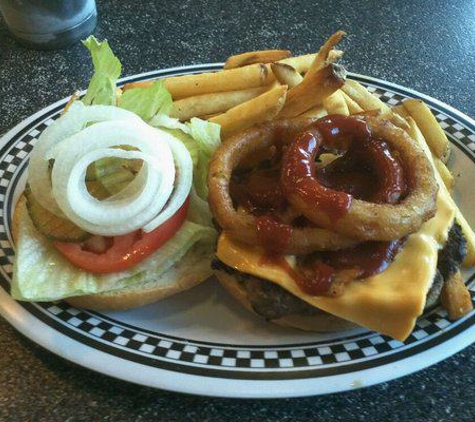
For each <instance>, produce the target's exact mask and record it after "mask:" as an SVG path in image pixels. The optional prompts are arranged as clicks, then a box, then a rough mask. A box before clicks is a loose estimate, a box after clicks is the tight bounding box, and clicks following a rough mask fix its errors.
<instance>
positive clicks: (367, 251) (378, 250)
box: [322, 239, 406, 278]
mask: <svg viewBox="0 0 475 422" xmlns="http://www.w3.org/2000/svg"><path fill="white" fill-rule="evenodd" d="M405 240H406V239H398V240H393V241H391V242H365V243H363V244H361V245H358V246H355V247H353V248H348V249H341V250H339V251H328V252H325V253H323V254H322V255H323V257H322V259H323V261H324V262H326V263H327V264H328V265H331V266H332V267H333V268H335V269H345V268H358V269H360V270H361V272H360V274H359V276H358V278H365V277H369V276H372V275H375V274H379V273H381V272H383V271H384V270H385V269H386V268H387V267H388V266H389V264H390V263H391V262H392V261H393V260H394V258H395V257H396V255H397V254H398V252H399V251H400V250H401V248H402V246H403V245H404V242H405Z"/></svg>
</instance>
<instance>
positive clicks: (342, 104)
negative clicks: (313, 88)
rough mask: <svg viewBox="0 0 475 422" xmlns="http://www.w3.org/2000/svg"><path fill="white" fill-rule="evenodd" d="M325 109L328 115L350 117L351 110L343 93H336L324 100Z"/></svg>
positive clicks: (339, 91)
mask: <svg viewBox="0 0 475 422" xmlns="http://www.w3.org/2000/svg"><path fill="white" fill-rule="evenodd" d="M323 107H325V109H326V110H327V112H328V114H342V115H343V116H349V115H350V110H349V109H348V105H347V104H346V101H345V98H344V97H343V94H342V91H341V90H338V91H335V92H334V93H333V94H332V95H330V96H328V97H326V98H324V99H323Z"/></svg>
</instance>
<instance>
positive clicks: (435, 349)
mask: <svg viewBox="0 0 475 422" xmlns="http://www.w3.org/2000/svg"><path fill="white" fill-rule="evenodd" d="M222 65H223V63H205V64H198V65H187V66H178V67H172V68H166V69H162V70H154V71H149V72H143V73H140V74H136V75H130V76H127V77H124V78H121V79H120V80H119V81H118V84H123V83H125V82H130V81H133V80H135V79H144V78H147V77H157V76H160V77H163V76H165V75H166V74H167V73H173V74H174V75H177V74H179V73H180V72H183V73H199V72H200V71H202V70H204V69H210V68H213V69H216V70H217V69H219V67H222ZM190 71H191V72H190ZM349 76H350V77H351V78H354V79H361V80H363V81H365V82H367V83H369V84H375V85H376V86H380V87H381V86H382V87H384V86H387V87H389V88H390V89H392V90H399V91H401V92H402V94H403V95H405V96H408V95H410V96H414V97H416V98H421V99H424V100H426V101H428V102H429V103H430V104H431V106H432V107H433V108H435V109H437V110H438V111H440V112H442V113H444V114H447V111H448V112H450V113H451V114H453V115H454V116H456V117H458V118H461V119H462V120H463V121H464V123H468V124H469V125H470V126H473V128H475V120H473V119H472V118H470V117H469V116H467V115H466V114H465V113H463V112H461V111H459V110H457V109H455V108H453V107H451V106H450V105H448V104H445V103H444V102H442V101H440V100H437V99H435V98H433V97H430V96H428V95H426V94H422V93H420V92H418V91H415V90H412V89H411V88H406V87H404V86H402V85H399V84H395V83H392V82H388V81H385V80H382V79H379V78H374V77H370V76H366V75H362V74H358V73H352V72H349ZM82 92H84V91H82ZM68 98H69V97H67V98H64V99H61V100H58V101H56V102H55V103H53V104H51V105H49V106H47V107H44V108H43V109H41V110H39V111H37V112H36V113H34V114H33V115H31V116H29V117H27V118H26V119H23V120H22V121H21V122H20V123H18V124H17V125H16V126H14V127H13V128H12V129H10V130H8V131H7V132H6V133H5V134H4V135H3V136H1V138H0V141H1V142H2V144H3V143H4V145H5V146H6V145H8V143H9V142H10V141H11V139H13V138H14V137H15V136H17V134H18V133H20V132H21V131H22V130H23V129H24V128H26V127H27V126H28V125H29V124H30V123H31V122H33V121H34V120H35V119H37V118H39V117H43V116H45V115H47V114H48V113H50V112H51V111H52V110H54V109H55V108H57V107H59V106H60V105H63V104H65V103H66V102H67V101H68ZM474 132H475V129H474ZM0 299H1V301H0V314H1V315H2V316H4V317H5V319H6V320H7V321H8V322H10V324H11V325H13V326H14V327H15V329H17V330H18V331H20V332H21V333H22V334H23V335H25V336H26V337H28V338H29V339H30V340H32V341H33V342H35V343H37V344H39V345H40V346H42V347H44V348H46V349H47V350H49V351H52V352H53V353H55V354H57V355H58V356H60V357H63V358H65V359H67V360H69V361H71V362H74V363H77V364H79V365H81V366H84V367H85V368H88V369H92V370H94V371H96V372H100V373H103V374H106V375H108V376H111V377H113V378H118V379H122V380H125V381H129V382H133V383H136V384H139V385H146V386H150V387H154V388H161V389H166V390H170V391H175V392H184V393H192V394H199V395H209V396H214V397H228V398H231V397H234V398H237V397H239V398H284V397H303V396H312V395H319V394H328V393H335V392H342V391H347V390H352V389H357V388H361V387H366V386H370V385H374V384H378V383H381V382H386V381H389V380H392V379H396V378H399V377H402V376H406V375H408V374H410V373H413V372H416V371H419V370H421V369H424V368H426V367H428V366H431V365H433V364H435V363H437V362H439V361H440V360H443V359H445V358H447V357H449V356H451V355H452V354H454V353H457V352H458V351H460V350H462V349H463V348H465V347H466V346H468V345H469V344H471V343H472V342H473V341H474V340H475V325H472V326H470V327H469V328H467V329H465V330H464V331H462V332H460V333H458V334H456V335H454V336H453V337H451V338H450V339H449V340H447V341H450V342H451V343H452V342H453V343H456V347H451V348H450V350H449V351H447V350H446V347H444V346H446V342H444V341H442V342H441V343H440V344H437V345H435V346H432V347H431V348H430V349H429V350H430V351H431V352H432V353H431V354H430V356H431V359H428V357H427V356H426V353H427V352H428V351H429V350H428V351H425V352H424V351H422V352H419V353H416V354H415V355H412V356H409V357H405V358H403V359H401V360H398V361H396V362H392V363H389V364H386V365H381V366H378V367H376V368H370V369H362V370H361V371H355V372H350V373H348V374H338V375H333V376H328V377H321V378H320V379H325V378H328V379H331V380H332V381H333V382H332V383H330V382H329V383H328V385H325V384H324V387H325V388H321V389H320V390H319V391H315V385H313V384H314V383H315V379H313V378H306V379H292V380H285V379H278V380H273V379H270V380H248V379H245V380H239V379H229V378H218V377H208V376H205V375H193V374H188V373H183V374H181V373H178V372H173V371H169V370H166V369H162V368H153V371H151V368H150V367H149V366H144V365H141V364H139V363H136V362H131V361H130V360H126V359H123V358H121V357H118V356H114V355H111V354H109V353H106V352H103V351H101V350H98V349H92V353H93V354H94V357H95V358H96V360H94V359H92V360H91V359H90V356H88V357H87V358H83V356H87V355H88V353H84V354H82V353H71V352H70V350H74V348H77V347H78V343H79V346H81V347H85V348H87V349H88V350H89V351H91V347H90V346H88V345H86V344H85V343H82V342H79V341H77V340H74V339H73V338H70V337H68V336H67V335H64V334H62V333H61V332H59V331H58V330H56V329H54V328H53V327H51V326H49V325H47V324H45V323H44V322H43V321H41V320H40V319H39V318H37V317H36V316H35V315H33V314H32V313H30V312H28V310H27V309H26V308H24V307H22V306H21V305H19V304H18V303H17V302H16V301H14V300H13V299H12V298H11V297H10V295H9V294H8V293H7V292H6V291H5V290H4V289H3V288H0ZM464 320H465V319H462V320H460V321H459V323H462V322H463V321H464ZM38 324H40V326H41V327H42V329H41V330H38V329H29V327H32V326H33V325H36V326H38ZM45 331H46V335H45ZM56 336H60V338H61V340H62V341H63V346H62V345H61V343H60V344H57V343H55V342H54V341H53V342H52V341H48V340H51V339H52V338H54V337H56ZM65 346H68V347H65ZM74 346H75V347H74ZM267 347H272V345H269V346H267ZM401 361H404V362H405V363H406V365H405V369H401V368H399V367H398V363H399V362H401ZM111 362H116V363H117V364H118V365H121V366H122V367H123V372H119V373H117V372H114V370H113V368H114V365H111V364H110V363H111ZM428 362H429V363H428ZM409 363H411V364H409ZM129 365H132V367H131V368H128V366H129ZM136 365H139V366H140V367H144V368H145V370H146V371H147V370H148V371H149V372H154V374H155V375H154V377H152V378H150V377H145V378H142V379H140V380H137V377H136V376H134V372H135V370H136ZM396 368H397V370H398V375H397V376H396V377H393V376H392V375H389V374H392V372H393V370H395V369H396ZM414 368H415V369H414ZM375 370H376V372H378V373H374V374H370V372H371V371H372V372H375ZM381 372H384V373H385V374H387V375H386V376H382V374H381ZM362 374H364V382H363V381H362V380H361V379H359V378H358V376H356V377H355V375H362ZM162 376H163V377H162ZM182 377H185V378H184V379H183V378H182ZM337 377H338V378H339V380H337V379H336V378H337ZM195 378H197V379H196V381H197V382H196V383H195V382H191V383H187V380H194V379H195ZM349 378H355V381H354V382H348V381H349ZM163 379H166V382H163ZM203 380H209V382H207V383H206V387H207V388H208V389H207V391H206V392H204V391H203V388H202V382H203ZM144 381H145V382H144ZM368 381H369V382H368ZM222 383H224V385H221V384H222ZM229 383H232V384H233V387H237V385H241V384H242V388H241V387H239V388H229ZM269 383H285V384H286V387H285V388H279V386H277V388H275V389H273V388H269ZM195 384H196V385H195ZM210 384H211V385H210ZM177 386H178V387H177ZM312 387H313V388H312ZM320 387H321V386H320ZM235 390H238V393H237V394H236V392H235Z"/></svg>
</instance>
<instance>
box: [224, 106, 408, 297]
mask: <svg viewBox="0 0 475 422" xmlns="http://www.w3.org/2000/svg"><path fill="white" fill-rule="evenodd" d="M326 151H332V152H338V153H343V155H341V156H340V157H338V158H337V159H335V160H334V161H333V162H332V163H330V164H328V165H327V166H326V167H323V168H317V166H316V163H315V160H316V159H317V158H318V157H319V156H320V154H322V153H323V152H326ZM279 182H280V183H279ZM232 190H233V188H232ZM406 190H407V185H406V181H405V177H404V170H403V168H402V165H401V163H400V161H399V159H398V158H397V156H395V155H394V154H393V153H392V152H391V150H390V148H389V146H388V144H387V143H386V142H385V141H384V140H381V139H377V138H374V137H373V136H372V135H371V132H370V130H369V128H368V126H367V124H366V122H365V121H364V119H362V118H359V117H354V116H353V117H346V116H339V115H333V116H325V117H323V118H321V119H319V120H317V121H316V122H315V123H314V124H312V126H311V127H309V128H308V129H307V130H306V131H305V132H303V133H302V134H301V135H299V136H298V137H297V138H296V139H295V141H294V142H293V143H292V144H290V146H289V147H288V149H287V151H286V152H285V154H284V159H283V161H282V166H281V169H280V180H279V170H276V169H265V170H255V171H253V172H251V174H250V176H249V177H248V179H247V181H246V183H245V184H243V185H241V188H240V189H237V188H236V187H234V191H235V192H237V193H235V195H234V196H236V197H237V198H238V201H239V202H240V203H241V204H242V205H244V206H245V207H246V208H247V209H249V210H251V211H252V212H254V214H255V215H257V217H256V219H257V223H256V230H257V237H258V241H259V243H260V245H261V246H262V247H263V248H264V249H265V250H266V251H267V252H268V254H266V256H265V257H264V258H263V263H272V264H273V265H279V266H280V267H281V268H282V269H283V270H284V271H286V272H287V273H288V274H289V275H290V276H291V277H292V278H293V279H294V280H295V282H296V283H297V285H298V286H299V287H300V289H301V290H302V291H303V292H305V293H307V294H309V295H315V296H316V295H325V294H328V292H329V289H330V287H331V286H332V283H333V282H334V281H335V277H336V276H337V273H338V271H341V270H344V269H355V270H356V272H357V276H356V278H364V277H369V276H371V275H375V274H378V273H380V272H382V271H384V270H385V269H386V268H387V267H388V266H389V264H390V263H391V262H392V261H393V260H394V258H395V256H396V255H397V253H398V252H399V251H400V249H401V247H402V245H403V244H404V241H405V239H400V240H395V241H392V242H366V243H364V244H360V245H358V246H356V247H354V248H349V249H344V250H339V251H328V252H320V253H317V254H316V255H317V260H316V261H315V262H314V263H313V264H312V268H311V269H310V271H309V270H308V268H306V270H305V271H299V269H298V268H297V269H293V268H292V267H291V266H290V265H289V264H288V262H287V261H286V260H285V259H284V257H283V256H282V253H283V251H285V249H286V248H287V247H288V245H289V242H290V238H291V235H292V230H293V228H292V226H291V225H288V224H283V223H282V222H280V221H279V220H278V218H276V217H274V216H273V215H272V213H273V211H275V210H279V209H282V208H285V207H286V206H287V202H286V197H287V196H289V195H295V194H297V195H299V197H300V198H301V199H302V200H303V201H305V203H306V204H307V205H308V206H314V207H318V208H319V209H321V210H323V211H325V212H326V213H327V215H328V217H329V218H330V220H331V221H337V220H338V219H339V218H341V217H342V216H344V215H345V214H346V213H347V212H348V210H349V209H350V207H351V203H352V200H353V198H356V199H361V200H365V201H369V202H374V203H381V204H384V203H388V204H396V203H398V202H399V201H400V200H401V199H402V198H403V197H404V195H405V193H406ZM238 191H239V192H238Z"/></svg>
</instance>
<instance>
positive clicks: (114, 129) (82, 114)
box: [29, 104, 193, 236]
mask: <svg viewBox="0 0 475 422" xmlns="http://www.w3.org/2000/svg"><path fill="white" fill-rule="evenodd" d="M73 106H74V108H73V107H72V108H71V109H70V110H69V111H68V113H67V114H66V115H65V116H63V117H61V118H60V119H59V120H57V122H60V123H58V124H56V123H57V122H55V123H53V125H51V126H50V127H49V128H48V129H47V130H46V131H45V132H44V134H43V135H42V136H41V137H40V138H39V140H38V143H37V145H36V146H35V148H34V154H32V157H31V163H30V176H29V183H30V186H32V191H33V189H34V191H33V195H35V197H36V198H42V202H40V203H41V205H43V206H44V207H45V208H47V209H49V210H51V211H53V212H55V213H56V214H59V215H64V216H66V217H67V218H68V219H70V220H71V221H72V222H74V223H75V224H76V225H78V226H79V227H81V228H83V229H84V230H86V231H88V232H90V233H93V234H97V235H104V236H117V235H122V234H126V233H130V232H132V231H134V230H137V229H139V228H142V229H143V230H144V231H152V230H154V229H155V228H157V227H158V226H160V225H161V224H163V223H164V222H165V221H166V220H168V219H169V218H170V217H171V216H172V215H173V214H174V213H175V212H176V211H177V210H178V209H179V208H180V207H181V206H182V205H183V203H184V202H185V200H186V198H187V196H188V195H189V192H190V189H191V185H192V178H193V163H192V160H191V157H190V154H189V152H188V150H187V149H186V147H185V146H184V145H183V144H182V143H181V142H180V141H179V140H177V139H175V138H174V137H173V136H172V135H170V134H169V133H167V132H164V131H161V130H158V129H155V128H152V127H151V126H149V125H147V124H146V123H144V122H143V121H142V120H141V119H140V118H138V117H137V116H136V115H135V114H133V113H130V112H125V113H122V111H124V110H121V109H117V108H116V107H109V106H90V107H86V106H84V105H82V104H81V105H78V106H75V105H73ZM71 116H72V117H71ZM66 118H68V119H66ZM91 123H93V124H91ZM119 145H128V146H131V147H134V150H131V151H125V150H122V149H118V148H115V147H117V146H119ZM135 149H137V150H138V151H137V150H135ZM105 157H117V158H122V159H140V160H142V161H143V165H142V168H141V170H140V171H139V172H138V174H137V175H136V176H135V178H134V180H133V181H132V182H130V183H129V185H128V186H126V187H125V188H124V189H123V190H122V191H120V192H119V193H117V194H116V195H114V196H112V197H110V198H108V199H106V200H102V201H100V200H98V199H96V198H94V197H93V196H92V195H91V194H90V193H89V191H88V189H87V186H86V181H85V176H86V171H87V168H88V166H89V165H90V164H92V163H93V162H95V161H97V160H99V159H101V158H105ZM50 159H54V165H53V170H52V172H51V176H50V171H49V160H50ZM33 185H34V186H35V187H34V188H33ZM35 192H36V193H35ZM38 200H39V199H38Z"/></svg>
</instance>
